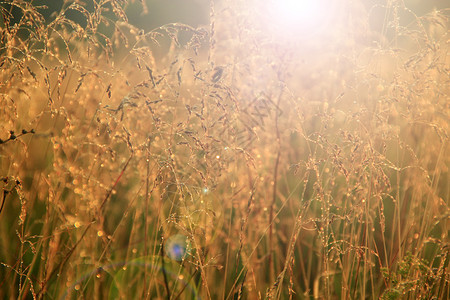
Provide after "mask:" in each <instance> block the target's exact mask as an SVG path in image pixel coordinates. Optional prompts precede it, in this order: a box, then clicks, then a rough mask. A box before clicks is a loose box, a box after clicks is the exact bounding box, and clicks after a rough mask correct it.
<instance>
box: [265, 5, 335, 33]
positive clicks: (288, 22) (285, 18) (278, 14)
mask: <svg viewBox="0 0 450 300" xmlns="http://www.w3.org/2000/svg"><path fill="white" fill-rule="evenodd" d="M331 4H332V1H329V0H328V1H327V0H281V1H270V2H269V7H268V12H269V15H270V19H271V20H272V24H274V25H276V26H277V27H280V28H281V29H283V30H289V31H297V32H298V31H301V32H303V33H308V32H313V31H317V30H319V29H320V28H322V27H324V25H326V24H328V23H329V21H330V19H331V17H332V10H331Z"/></svg>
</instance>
